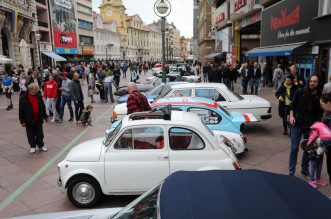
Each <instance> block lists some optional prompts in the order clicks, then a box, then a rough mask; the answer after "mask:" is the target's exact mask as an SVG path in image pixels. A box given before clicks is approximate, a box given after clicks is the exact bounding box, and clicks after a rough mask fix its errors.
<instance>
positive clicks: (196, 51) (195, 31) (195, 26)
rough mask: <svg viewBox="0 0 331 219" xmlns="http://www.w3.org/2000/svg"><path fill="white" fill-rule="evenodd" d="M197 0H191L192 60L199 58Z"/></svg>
mask: <svg viewBox="0 0 331 219" xmlns="http://www.w3.org/2000/svg"><path fill="white" fill-rule="evenodd" d="M198 24H199V0H193V40H192V42H193V60H194V61H196V60H199V28H198Z"/></svg>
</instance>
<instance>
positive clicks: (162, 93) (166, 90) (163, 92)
mask: <svg viewBox="0 0 331 219" xmlns="http://www.w3.org/2000/svg"><path fill="white" fill-rule="evenodd" d="M170 91H171V87H170V86H163V88H162V91H161V92H160V93H158V96H157V98H156V99H160V98H163V97H165V96H166V95H167V94H168V93H169V92H170Z"/></svg>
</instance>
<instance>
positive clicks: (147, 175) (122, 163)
mask: <svg viewBox="0 0 331 219" xmlns="http://www.w3.org/2000/svg"><path fill="white" fill-rule="evenodd" d="M112 128H113V130H112V132H110V133H109V134H108V135H107V136H106V138H96V139H92V140H90V141H86V142H83V143H81V144H79V145H78V146H76V147H74V148H72V149H71V150H70V152H69V153H68V154H67V156H66V157H65V159H64V160H63V161H61V162H60V163H59V164H58V169H59V177H58V185H59V186H60V187H61V188H63V189H67V196H68V198H69V200H70V201H71V202H72V203H73V204H74V205H76V206H78V207H92V206H94V205H96V204H97V203H98V201H99V200H100V198H101V196H102V194H105V195H128V194H132V195H133V194H142V193H143V192H145V191H147V190H149V189H151V188H152V187H153V186H155V185H157V184H158V183H160V182H161V181H162V180H164V179H165V178H166V177H167V176H169V175H170V174H171V173H173V172H175V171H178V170H210V169H225V170H235V169H239V168H240V166H239V164H238V161H237V159H236V157H235V155H234V154H233V153H232V151H231V150H230V149H229V148H228V147H227V146H226V145H225V144H224V143H223V142H222V141H220V140H219V139H218V138H217V137H215V136H214V135H213V133H212V132H211V131H210V130H209V129H208V128H207V127H206V126H205V125H204V124H203V123H202V121H201V119H200V117H199V116H197V115H195V114H193V113H187V112H179V111H171V110H170V109H169V108H167V110H165V111H158V112H153V113H150V112H142V113H133V114H131V115H128V116H126V117H124V118H123V119H122V120H121V121H120V122H117V123H114V124H113V127H112Z"/></svg>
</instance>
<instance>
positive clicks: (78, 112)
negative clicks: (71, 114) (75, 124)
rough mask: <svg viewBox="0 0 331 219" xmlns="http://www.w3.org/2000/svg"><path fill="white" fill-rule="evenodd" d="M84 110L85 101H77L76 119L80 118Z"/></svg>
mask: <svg viewBox="0 0 331 219" xmlns="http://www.w3.org/2000/svg"><path fill="white" fill-rule="evenodd" d="M83 110H84V102H83V101H78V102H77V103H75V117H76V121H79V120H80V115H81V114H82V112H83Z"/></svg>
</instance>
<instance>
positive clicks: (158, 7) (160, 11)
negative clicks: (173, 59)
mask: <svg viewBox="0 0 331 219" xmlns="http://www.w3.org/2000/svg"><path fill="white" fill-rule="evenodd" d="M170 12H171V4H170V2H169V1H168V0H157V1H156V2H155V4H154V13H155V14H156V15H157V16H159V17H160V18H161V33H162V65H163V70H162V82H163V83H166V66H165V58H166V57H165V56H166V54H165V22H166V17H167V16H168V15H169V14H170Z"/></svg>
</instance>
